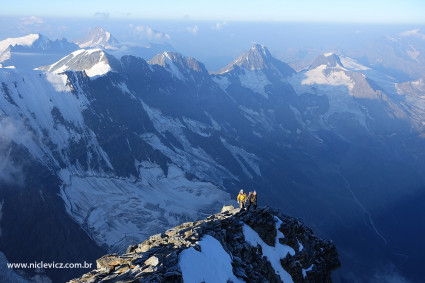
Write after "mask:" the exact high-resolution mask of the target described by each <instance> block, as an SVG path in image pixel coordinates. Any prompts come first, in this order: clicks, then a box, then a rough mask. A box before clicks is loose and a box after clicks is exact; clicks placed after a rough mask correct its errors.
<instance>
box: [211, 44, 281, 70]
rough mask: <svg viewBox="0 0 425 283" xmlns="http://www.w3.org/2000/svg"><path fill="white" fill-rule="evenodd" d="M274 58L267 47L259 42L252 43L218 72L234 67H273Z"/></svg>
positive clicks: (251, 68)
mask: <svg viewBox="0 0 425 283" xmlns="http://www.w3.org/2000/svg"><path fill="white" fill-rule="evenodd" d="M275 60H276V59H275V58H273V56H272V55H271V54H270V51H269V50H268V49H267V47H265V46H264V45H261V44H254V45H253V46H252V47H251V48H250V49H249V50H248V51H247V52H245V53H244V54H242V55H241V56H239V57H238V58H237V59H236V60H235V61H233V62H232V63H230V64H229V65H227V66H226V67H224V68H223V69H221V70H220V71H219V73H221V74H222V73H227V72H229V71H231V70H233V69H235V67H239V68H242V69H247V70H264V69H273V67H274V66H273V62H274V61H275Z"/></svg>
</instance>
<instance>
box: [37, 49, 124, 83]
mask: <svg viewBox="0 0 425 283" xmlns="http://www.w3.org/2000/svg"><path fill="white" fill-rule="evenodd" d="M111 61H112V62H111ZM115 62H116V59H115V58H114V57H112V56H110V55H107V54H106V53H105V52H104V51H103V50H101V49H88V50H85V49H81V50H77V51H75V52H72V53H71V54H69V55H68V56H66V57H64V58H62V59H61V60H59V61H58V62H56V63H54V64H52V65H50V66H44V67H40V68H38V69H39V70H45V71H48V72H53V73H56V74H59V73H63V72H65V71H85V72H86V74H87V76H89V77H97V76H102V75H105V74H106V73H108V72H110V71H112V70H113V68H112V67H111V64H115Z"/></svg>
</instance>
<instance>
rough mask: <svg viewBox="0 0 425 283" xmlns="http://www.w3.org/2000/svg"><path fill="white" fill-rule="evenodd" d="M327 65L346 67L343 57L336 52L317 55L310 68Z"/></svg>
mask: <svg viewBox="0 0 425 283" xmlns="http://www.w3.org/2000/svg"><path fill="white" fill-rule="evenodd" d="M321 65H325V66H326V67H330V68H337V67H340V68H344V65H343V64H342V62H341V59H340V58H339V56H338V55H336V54H335V53H324V54H322V55H319V56H317V57H316V58H315V59H314V61H313V63H312V64H311V65H310V67H309V69H310V70H312V69H316V68H317V67H319V66H321Z"/></svg>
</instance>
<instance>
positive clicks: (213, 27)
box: [211, 22, 227, 30]
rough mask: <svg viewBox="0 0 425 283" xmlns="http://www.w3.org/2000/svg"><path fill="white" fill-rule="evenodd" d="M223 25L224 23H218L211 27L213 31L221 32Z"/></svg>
mask: <svg viewBox="0 0 425 283" xmlns="http://www.w3.org/2000/svg"><path fill="white" fill-rule="evenodd" d="M225 25H227V23H226V22H218V23H216V24H215V25H214V26H212V27H211V29H213V30H221V29H222V28H223V27H224V26H225Z"/></svg>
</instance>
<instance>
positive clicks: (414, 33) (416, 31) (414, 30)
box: [399, 28, 425, 40]
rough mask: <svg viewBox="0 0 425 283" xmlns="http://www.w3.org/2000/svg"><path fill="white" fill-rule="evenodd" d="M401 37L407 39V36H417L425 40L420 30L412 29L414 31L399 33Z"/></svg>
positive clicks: (424, 35)
mask: <svg viewBox="0 0 425 283" xmlns="http://www.w3.org/2000/svg"><path fill="white" fill-rule="evenodd" d="M399 35H400V36H403V37H407V36H417V37H419V38H422V39H423V40H425V34H422V33H420V29H418V28H417V29H412V30H408V31H404V32H401V33H399Z"/></svg>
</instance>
